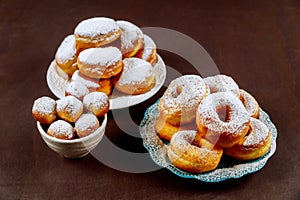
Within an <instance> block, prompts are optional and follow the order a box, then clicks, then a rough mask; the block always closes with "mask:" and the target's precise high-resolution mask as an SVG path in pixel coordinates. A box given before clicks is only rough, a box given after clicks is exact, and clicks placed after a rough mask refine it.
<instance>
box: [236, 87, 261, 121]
mask: <svg viewBox="0 0 300 200" xmlns="http://www.w3.org/2000/svg"><path fill="white" fill-rule="evenodd" d="M240 99H241V101H242V102H243V104H244V106H245V108H246V110H247V111H248V112H249V113H250V116H251V117H254V118H258V115H259V112H260V108H259V105H258V103H257V101H256V99H255V98H254V97H253V96H252V95H251V94H249V93H248V92H246V91H245V90H243V89H240Z"/></svg>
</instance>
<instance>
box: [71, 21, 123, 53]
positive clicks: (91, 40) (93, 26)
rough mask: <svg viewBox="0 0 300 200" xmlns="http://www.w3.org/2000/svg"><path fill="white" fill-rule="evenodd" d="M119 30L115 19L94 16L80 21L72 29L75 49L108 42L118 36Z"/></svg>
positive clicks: (97, 45)
mask: <svg viewBox="0 0 300 200" xmlns="http://www.w3.org/2000/svg"><path fill="white" fill-rule="evenodd" d="M120 34H121V30H120V28H119V26H118V25H117V24H116V22H115V20H113V19H110V18H107V17H94V18H90V19H86V20H83V21H81V22H80V23H79V24H78V25H77V26H76V28H75V30H74V35H75V39H76V44H77V45H76V47H77V49H79V50H80V49H87V48H92V47H99V46H101V45H105V44H108V43H110V42H113V41H114V40H116V39H118V38H119V37H120Z"/></svg>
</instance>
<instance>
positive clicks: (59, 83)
mask: <svg viewBox="0 0 300 200" xmlns="http://www.w3.org/2000/svg"><path fill="white" fill-rule="evenodd" d="M157 57H158V61H157V63H156V64H155V65H154V66H153V68H154V71H155V78H156V83H155V86H154V87H153V88H152V89H151V90H150V91H148V92H146V93H144V94H139V95H127V94H123V93H121V92H118V91H117V90H114V91H113V92H112V94H111V95H110V110H115V109H122V108H127V107H130V106H134V105H137V104H139V103H142V102H144V101H146V100H148V99H149V98H151V97H152V96H153V95H155V94H156V93H157V92H158V91H159V90H160V88H161V87H162V86H163V84H164V82H165V80H166V74H167V69H166V65H165V63H164V61H163V59H162V58H161V57H160V56H159V55H158V54H157ZM46 81H47V85H48V87H49V89H50V91H51V92H52V93H53V94H54V95H55V96H56V97H57V98H62V97H64V91H65V90H64V89H65V88H66V86H67V84H68V83H69V78H68V75H67V74H65V73H64V72H63V71H62V70H60V69H59V68H58V67H56V64H55V60H53V61H52V62H51V63H50V65H49V67H48V70H47V74H46Z"/></svg>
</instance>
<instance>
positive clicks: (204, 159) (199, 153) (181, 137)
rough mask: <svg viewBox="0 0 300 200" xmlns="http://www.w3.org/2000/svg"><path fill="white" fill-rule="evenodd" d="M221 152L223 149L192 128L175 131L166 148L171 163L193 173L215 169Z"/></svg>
mask: <svg viewBox="0 0 300 200" xmlns="http://www.w3.org/2000/svg"><path fill="white" fill-rule="evenodd" d="M222 154H223V149H221V148H218V147H216V146H214V145H213V144H211V143H210V142H208V141H206V140H205V139H203V138H201V137H200V136H199V135H198V134H197V132H196V131H192V130H185V131H179V132H177V133H175V134H174V135H173V137H172V139H171V141H170V146H169V148H168V157H169V160H170V161H171V163H172V164H173V165H175V166H176V167H178V168H180V169H182V170H184V171H188V172H193V173H202V172H207V171H211V170H213V169H215V168H216V167H217V166H218V164H219V162H220V159H221V156H222Z"/></svg>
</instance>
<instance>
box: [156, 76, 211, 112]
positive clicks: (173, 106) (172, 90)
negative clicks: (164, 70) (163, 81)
mask: <svg viewBox="0 0 300 200" xmlns="http://www.w3.org/2000/svg"><path fill="white" fill-rule="evenodd" d="M208 92H209V89H208V88H207V86H206V85H205V83H204V81H203V79H202V78H201V76H198V75H184V76H181V77H179V78H176V79H174V80H173V81H172V82H171V83H170V85H169V86H168V88H167V90H166V91H165V93H164V95H163V97H162V98H161V100H160V102H159V104H158V107H159V111H160V112H161V113H163V114H173V113H177V112H181V111H185V112H189V111H191V110H196V109H197V107H198V105H199V104H200V102H201V100H202V99H203V98H204V97H205V95H206V94H207V93H208ZM195 114H196V113H195Z"/></svg>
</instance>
